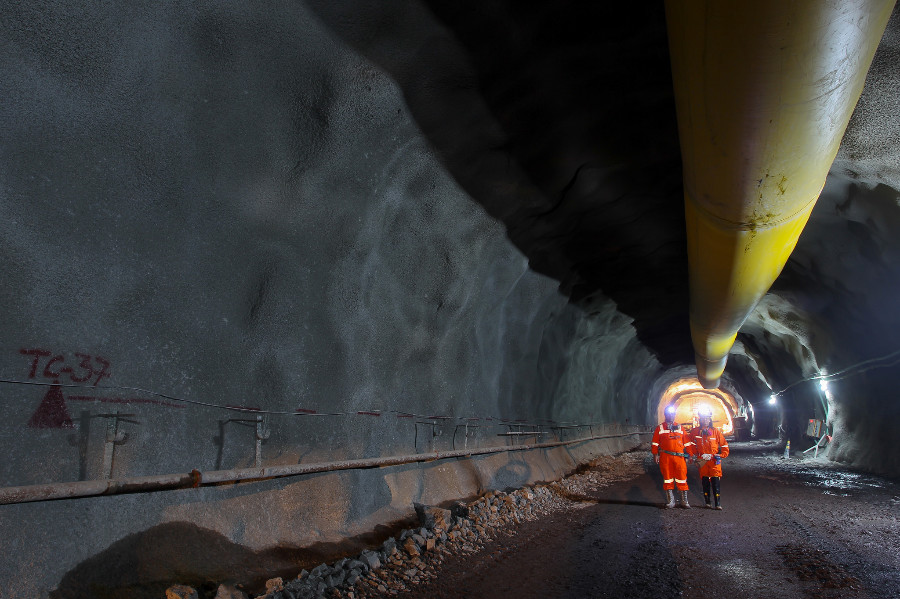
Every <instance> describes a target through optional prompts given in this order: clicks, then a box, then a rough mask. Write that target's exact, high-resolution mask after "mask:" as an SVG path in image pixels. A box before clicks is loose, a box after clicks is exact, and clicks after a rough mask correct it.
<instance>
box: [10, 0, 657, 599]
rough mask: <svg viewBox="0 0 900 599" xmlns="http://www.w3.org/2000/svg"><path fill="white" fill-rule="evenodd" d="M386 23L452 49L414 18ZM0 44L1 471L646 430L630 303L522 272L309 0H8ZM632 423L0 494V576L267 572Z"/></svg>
mask: <svg viewBox="0 0 900 599" xmlns="http://www.w3.org/2000/svg"><path fill="white" fill-rule="evenodd" d="M385 10H387V9H385ZM382 17H384V15H380V14H379V13H377V11H376V12H374V13H367V14H365V15H363V16H361V17H360V18H363V19H375V20H376V21H377V20H378V19H379V18H382ZM388 23H389V21H386V22H385V27H388V29H386V30H385V31H386V33H385V35H388V36H390V35H394V33H392V31H391V30H390V29H389V27H392V26H393V25H392V24H391V25H388ZM391 23H392V22H391ZM371 24H372V23H368V25H370V26H371ZM345 25H347V26H348V27H349V26H351V25H352V23H351V24H348V23H346V22H345ZM397 27H398V28H399V30H398V31H397V32H395V33H396V35H397V36H398V37H399V36H406V38H405V39H406V40H407V43H410V44H413V45H415V46H416V47H418V48H419V49H420V50H421V51H425V50H426V49H434V48H435V47H439V46H440V47H444V48H445V49H446V50H447V52H446V53H445V54H443V55H441V56H432V57H431V58H430V60H433V61H435V62H434V63H433V64H432V65H431V66H433V67H434V68H439V67H440V66H441V65H444V66H445V67H446V66H447V65H448V64H449V65H451V66H452V67H453V68H456V69H459V70H460V71H461V72H464V71H465V69H466V65H465V60H464V58H463V55H462V54H460V55H456V54H455V53H454V52H453V51H452V49H453V41H452V39H451V38H449V37H448V36H447V35H446V32H445V31H443V29H442V28H441V27H440V25H439V24H437V23H436V22H435V21H434V20H433V19H431V18H430V17H429V16H428V14H427V13H426V12H425V11H421V12H420V11H418V10H416V9H415V7H414V6H413V7H411V8H410V10H409V11H408V14H407V15H406V20H405V21H403V22H402V23H398V24H397ZM351 28H352V27H351ZM411 32H415V35H413V34H412V33H411ZM0 40H2V41H0V51H2V52H3V54H4V56H5V60H3V61H2V62H0V80H2V81H3V82H4V99H3V102H2V103H0V130H2V131H3V134H2V136H0V206H2V215H3V218H2V219H0V265H2V273H3V277H2V285H0V313H2V315H3V318H2V321H0V380H2V381H3V382H2V383H0V391H2V393H0V405H2V408H3V412H4V418H3V419H2V423H0V439H2V443H3V451H4V459H3V460H2V463H0V486H3V487H11V486H22V485H35V484H43V483H55V482H69V481H79V480H98V479H105V478H108V477H112V478H119V477H133V476H145V475H146V476H149V475H158V474H170V473H187V472H190V471H191V470H194V469H196V470H199V471H201V472H202V471H209V470H223V469H230V468H241V467H248V466H253V465H254V464H255V463H256V462H257V460H259V462H260V463H261V464H262V465H278V464H297V463H311V462H326V461H333V460H340V459H354V458H366V457H378V456H391V455H404V454H409V453H417V452H428V451H442V450H449V449H453V448H457V449H458V448H459V447H460V446H461V445H462V446H465V445H466V444H468V446H469V447H472V446H478V447H486V446H487V447H489V446H494V445H497V444H498V443H501V444H502V443H509V444H514V443H516V442H517V441H516V439H517V438H516V437H500V436H498V435H500V434H501V433H504V432H510V431H516V430H522V429H521V428H518V429H517V428H516V426H519V427H523V426H524V427H526V428H532V427H533V425H534V424H536V423H537V424H542V425H543V427H544V428H543V429H542V430H543V431H544V434H546V435H548V436H546V437H542V438H541V439H540V440H542V441H545V440H550V438H551V437H550V435H557V436H560V435H563V436H564V435H573V434H576V433H574V432H572V429H560V431H557V432H556V433H554V432H553V431H552V430H551V429H552V425H554V424H555V425H561V424H567V425H587V424H590V423H593V424H595V425H596V424H600V425H618V424H624V423H626V422H629V423H631V424H648V423H649V422H647V419H648V417H649V415H650V414H651V408H650V404H651V403H652V399H651V398H650V397H649V396H648V395H647V393H646V391H647V385H648V383H647V380H648V379H649V378H651V377H652V376H655V374H656V373H657V372H658V371H659V364H658V363H657V362H656V361H655V359H654V358H653V357H652V356H651V355H650V354H649V353H648V352H647V351H646V350H645V349H644V348H643V346H642V345H641V344H640V343H639V342H638V341H637V340H636V338H635V334H634V330H633V328H632V327H631V324H630V321H629V319H627V318H625V317H623V316H622V315H621V314H618V313H617V311H616V308H615V305H614V304H613V303H612V302H611V301H608V300H606V299H604V298H602V297H599V296H598V297H597V298H595V300H594V304H593V307H592V308H591V309H588V310H586V309H582V308H577V307H575V306H573V305H572V304H570V303H568V301H567V298H566V297H564V296H563V295H561V294H560V293H559V291H558V281H555V280H553V279H550V278H548V277H545V276H542V275H540V274H537V273H535V272H533V271H532V270H530V269H529V267H528V263H527V260H526V259H525V258H524V256H523V255H522V254H521V253H520V252H519V250H518V249H517V248H516V247H515V246H514V245H513V244H512V243H511V242H510V241H509V240H508V238H507V231H506V230H505V229H504V227H503V226H502V225H501V224H499V223H498V222H497V221H496V220H494V219H493V218H492V217H491V216H489V215H488V214H487V213H486V211H485V210H484V208H483V207H482V206H481V205H480V204H479V203H478V202H476V201H474V200H473V198H471V197H470V196H469V195H467V193H466V192H465V191H464V190H463V189H462V188H461V187H460V186H459V185H458V184H457V182H456V181H455V180H454V178H453V177H452V176H451V175H450V174H449V173H448V171H447V170H446V169H445V168H444V165H443V164H442V162H441V159H440V156H439V155H438V154H437V153H436V152H435V151H434V148H433V147H432V146H431V144H430V140H429V139H428V138H427V137H426V136H425V135H423V134H422V132H421V130H420V128H419V126H418V122H417V121H416V120H415V119H414V118H413V117H412V116H411V114H410V112H409V110H408V109H407V104H406V99H405V97H404V94H403V93H402V92H401V90H400V88H399V87H398V86H397V84H396V82H395V81H394V80H393V79H392V77H391V76H390V75H389V74H387V73H385V72H383V71H382V70H381V69H380V68H379V67H378V65H376V64H373V63H371V62H369V61H368V60H367V59H365V58H364V57H363V56H362V55H360V54H358V52H357V50H356V49H355V48H352V47H349V46H347V45H346V44H345V43H344V42H342V40H341V39H340V38H338V37H336V36H335V35H333V34H332V32H331V31H330V29H329V28H328V27H327V26H325V25H324V24H323V23H322V22H321V21H320V20H319V18H318V17H317V16H316V14H314V13H313V12H311V11H310V10H309V9H308V6H307V5H305V4H304V3H290V4H285V3H279V4H277V5H268V4H266V5H262V4H259V5H248V4H246V3H242V2H217V3H213V4H208V5H205V4H204V5H201V4H186V5H179V6H178V7H177V9H174V8H173V7H172V6H171V5H168V4H165V3H160V4H152V3H151V4H147V5H144V6H138V5H133V4H128V5H122V6H117V7H116V8H115V10H110V9H109V6H108V5H107V4H106V3H102V2H82V3H77V6H76V5H73V4H71V3H66V2H45V3H40V4H35V3H13V4H11V5H10V6H6V7H4V9H3V18H2V19H0ZM410 40H411V41H410ZM442 44H443V45H442ZM415 56H417V54H416V53H415V52H412V53H411V54H410V60H412V59H413V57H415ZM429 56H430V55H429ZM420 58H421V57H420ZM464 83H465V81H463V84H464ZM463 87H465V86H464V85H463ZM453 92H454V90H453V89H449V90H442V92H441V93H444V95H445V96H446V95H448V94H452V93H453ZM431 116H432V117H434V116H435V115H431ZM485 118H487V117H486V116H485V115H484V114H481V115H479V119H481V120H480V121H477V122H476V121H473V128H477V130H479V131H482V130H486V128H489V127H490V122H486V121H484V119H485ZM484 143H485V144H489V143H493V142H492V141H491V140H489V139H485V140H484ZM513 183H514V184H511V185H510V187H509V191H508V193H514V192H515V189H516V185H519V184H522V182H521V181H516V182H513ZM530 193H535V192H534V190H531V191H530ZM601 339H605V340H606V341H605V342H601V341H600V340H601ZM623 373H628V374H623ZM470 419H471V420H470ZM461 425H462V428H460V426H461ZM467 425H468V426H467ZM580 430H581V432H579V433H577V434H583V431H584V429H583V428H582V429H580ZM467 432H470V433H471V436H469V437H467V436H466V433H467ZM567 438H572V437H567ZM638 442H639V439H634V438H626V440H622V441H597V442H593V443H590V444H585V445H583V446H582V445H576V446H567V447H566V448H558V449H542V450H534V451H531V452H527V453H526V452H514V453H501V454H496V455H490V456H481V457H476V458H471V459H462V460H455V461H438V462H433V463H427V464H418V465H409V466H397V467H392V468H389V469H378V470H359V471H346V472H341V473H332V474H319V475H311V476H305V477H300V478H296V479H277V480H268V481H258V482H252V483H241V484H238V485H228V484H226V485H222V486H217V487H204V488H199V489H184V490H174V491H159V492H152V493H137V494H129V495H118V496H109V497H95V498H83V499H70V500H62V501H53V502H42V503H27V504H18V505H3V506H0V553H2V554H3V555H4V556H5V558H4V559H3V560H2V563H0V589H2V591H0V597H4V598H20V597H22V598H24V597H29V598H31V597H36V596H46V594H47V593H48V592H49V591H50V589H52V588H53V587H54V586H59V588H60V589H64V588H69V589H77V588H79V587H78V585H79V584H82V583H84V584H87V583H89V582H90V580H91V576H94V575H97V576H100V575H103V576H117V575H118V573H123V574H122V576H126V574H124V573H127V572H132V573H134V574H133V575H134V576H138V577H144V579H154V580H156V579H164V578H165V577H166V576H168V575H170V574H173V573H174V574H177V573H178V572H183V571H204V572H211V571H212V570H215V571H216V572H219V571H225V570H228V568H230V567H232V566H234V565H235V564H238V563H242V564H244V565H245V566H246V563H248V562H250V563H258V564H260V566H259V567H260V568H261V569H262V568H264V567H283V566H284V564H285V563H288V562H290V561H291V559H293V558H294V557H295V555H294V553H292V552H296V551H299V550H300V548H303V547H306V546H308V545H310V544H315V543H335V542H338V541H340V540H341V539H346V538H354V537H357V536H359V535H363V534H365V533H366V531H371V530H372V528H373V527H375V526H376V525H380V524H384V523H386V522H390V521H393V520H396V519H402V518H405V517H408V516H409V515H410V510H411V509H412V503H413V502H422V503H441V502H445V501H449V500H452V499H455V498H462V497H467V496H471V495H473V494H477V493H479V492H481V491H483V490H486V489H490V488H503V487H508V486H518V485H523V484H528V483H530V482H535V481H539V480H550V479H554V478H558V477H559V476H561V475H562V474H564V473H565V472H567V471H569V470H571V469H572V468H573V467H575V465H576V464H577V463H580V462H583V461H586V460H589V459H590V458H591V457H592V456H594V455H597V454H598V453H603V452H614V451H619V450H624V449H626V448H629V447H633V446H634V445H636V444H637V443H638ZM154 535H156V536H154ZM192 556H193V557H192ZM250 558H252V559H250ZM264 558H265V559H264ZM179 560H181V561H180V562H179ZM192 560H199V561H202V562H203V563H196V562H195V561H192ZM291 563H296V560H294V561H293V562H291ZM94 566H98V567H97V568H93V567H94ZM92 568H93V569H94V570H96V572H97V573H96V574H91V573H90V572H91V571H92ZM178 568H182V569H183V570H179V569H178ZM216 568H218V570H216ZM235 569H236V568H235ZM212 574H214V572H213V573H212ZM226 574H227V572H226ZM130 575H131V574H128V576H130ZM260 575H263V573H260ZM154 577H156V578H154ZM85 581H87V582H85ZM128 582H129V580H126V579H123V580H122V583H123V584H126V583H128ZM73 592H74V591H73Z"/></svg>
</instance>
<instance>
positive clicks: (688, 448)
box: [650, 422, 695, 491]
mask: <svg viewBox="0 0 900 599" xmlns="http://www.w3.org/2000/svg"><path fill="white" fill-rule="evenodd" d="M650 451H651V452H652V453H653V455H656V454H659V470H660V472H661V473H662V477H663V489H666V490H668V489H673V488H675V487H677V488H678V490H679V491H687V490H688V484H687V462H686V461H685V458H684V457H682V456H674V455H671V454H670V453H666V452H672V453H681V454H687V455H694V453H695V451H694V442H693V441H692V440H691V438H690V435H688V434H686V433H685V432H684V431H683V430H682V429H681V427H680V426H678V425H677V424H673V425H672V427H671V428H669V425H668V423H666V422H663V423H662V424H660V425H659V426H657V427H656V429H655V430H654V431H653V440H652V441H651V445H650Z"/></svg>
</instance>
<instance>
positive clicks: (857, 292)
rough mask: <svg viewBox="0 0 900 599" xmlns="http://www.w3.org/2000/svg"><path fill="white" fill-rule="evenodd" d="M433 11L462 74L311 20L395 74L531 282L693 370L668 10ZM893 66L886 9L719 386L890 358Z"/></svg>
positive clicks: (431, 58)
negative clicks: (842, 123)
mask: <svg viewBox="0 0 900 599" xmlns="http://www.w3.org/2000/svg"><path fill="white" fill-rule="evenodd" d="M427 4H428V8H429V9H430V10H431V11H433V13H434V15H435V16H436V17H437V18H438V19H439V20H440V21H441V22H442V23H443V25H444V26H445V27H447V28H448V29H449V30H451V31H452V34H453V35H454V36H455V38H456V39H457V40H458V41H459V43H460V46H461V48H462V50H463V51H464V52H465V53H466V54H467V60H468V62H469V63H470V64H471V67H472V71H471V72H467V73H459V72H454V71H453V69H446V70H441V69H434V68H426V67H425V66H421V67H417V66H415V65H416V64H421V65H426V64H427V65H434V64H442V63H444V62H446V63H448V64H449V63H450V61H449V59H447V60H444V57H443V56H442V55H447V56H449V55H450V54H452V53H453V52H457V51H459V48H445V47H441V46H440V45H439V44H436V45H434V46H432V47H429V48H428V50H425V51H424V52H426V53H430V55H428V56H417V57H416V58H417V60H412V61H410V60H409V57H408V56H406V55H404V53H403V48H395V47H385V46H382V45H379V44H377V43H374V42H372V38H373V33H372V31H369V30H367V28H366V27H364V26H362V25H361V23H366V22H368V21H367V19H366V18H365V16H360V15H358V14H357V15H351V14H349V13H347V12H346V10H344V9H341V8H339V6H338V5H336V4H330V3H326V2H322V3H316V6H317V9H316V10H317V12H318V13H319V15H320V16H321V18H322V19H323V20H324V21H325V22H326V23H328V24H329V26H330V27H332V28H333V29H334V30H335V31H337V32H338V33H339V34H340V35H341V36H342V37H344V38H345V40H346V41H349V42H350V43H351V44H353V45H354V46H355V47H356V48H358V49H359V50H361V51H362V52H363V53H364V54H366V56H367V57H368V58H370V59H371V60H374V61H375V62H377V63H378V64H379V65H380V66H382V67H383V68H385V69H386V70H387V71H389V72H390V73H392V74H393V76H394V77H395V78H396V80H397V81H398V82H399V83H400V85H401V86H402V87H403V92H404V94H405V97H406V100H407V102H408V103H409V106H410V109H411V110H412V112H413V114H414V116H415V118H416V120H417V122H418V123H419V125H420V126H421V127H422V129H423V131H424V133H425V134H426V135H427V136H428V138H429V140H430V141H431V142H432V143H433V145H434V148H435V150H436V151H437V152H438V154H439V155H440V157H441V159H442V160H443V162H444V163H445V164H446V165H447V167H448V168H449V169H450V171H451V172H452V173H453V175H454V176H455V178H456V180H457V181H458V182H459V183H460V184H461V185H462V186H463V187H464V188H465V189H466V190H467V191H468V192H469V194H470V195H471V196H472V197H473V198H474V199H475V200H477V201H478V202H479V203H481V204H482V206H483V207H484V208H485V209H486V210H487V211H488V212H489V213H490V214H492V215H493V216H495V217H496V218H498V219H500V220H501V221H502V222H503V223H504V224H505V226H506V230H507V232H508V235H509V237H510V239H511V240H512V241H513V242H514V243H515V244H516V245H517V247H518V248H519V249H520V250H521V251H522V252H523V253H524V254H525V255H526V256H527V257H528V260H529V263H530V266H531V267H532V268H533V269H534V270H537V271H539V272H541V273H543V274H546V275H548V276H550V277H553V278H554V279H556V280H558V281H559V284H560V289H561V291H562V292H563V293H565V294H567V295H568V296H569V297H570V298H571V300H572V301H573V302H576V303H578V302H586V301H589V300H590V298H591V297H592V296H593V295H594V294H597V293H601V294H603V295H605V296H607V297H610V298H612V299H613V300H614V301H615V302H616V304H617V305H618V307H619V310H621V311H622V312H624V313H625V314H627V315H628V316H629V317H630V318H632V319H633V321H634V326H635V328H636V330H637V331H638V336H639V338H640V339H641V341H642V342H643V343H644V344H645V345H646V346H647V347H648V348H649V349H650V350H651V351H652V352H653V353H654V354H655V355H656V356H657V358H658V359H659V360H660V362H661V363H662V364H663V365H665V366H672V365H677V364H690V363H692V362H693V350H692V348H691V343H690V333H689V330H688V297H687V293H688V287H687V264H686V263H687V257H686V248H685V244H686V242H685V221H684V214H683V199H682V185H681V162H680V156H679V145H678V134H677V125H676V116H675V106H674V100H673V94H672V80H671V71H670V65H669V56H668V47H667V35H666V23H665V14H664V11H663V8H662V5H661V4H654V3H649V4H648V3H613V4H611V3H593V4H589V5H584V4H582V3H579V4H577V5H576V4H575V3H566V5H565V6H560V5H558V4H553V5H544V4H535V5H527V6H526V5H522V4H521V3H512V2H509V3H491V4H490V5H487V6H485V5H484V4H483V3H473V2H457V3H442V2H428V3H427ZM354 10H358V9H357V8H354ZM398 18H400V17H399V16H398ZM420 52H421V50H420ZM898 53H900V11H898V10H897V9H896V8H895V10H894V13H893V15H892V18H891V21H890V23H889V25H888V28H887V32H886V34H885V36H884V38H883V40H882V43H881V45H880V47H879V50H878V52H877V54H876V56H875V59H874V62H873V64H872V67H871V69H870V72H869V76H868V79H867V83H866V87H865V89H864V91H863V95H862V98H861V99H860V101H859V104H858V106H857V108H856V110H855V112H854V114H853V117H852V119H851V122H850V125H849V128H848V131H847V133H846V135H845V138H844V141H843V144H842V146H841V149H840V152H839V154H838V157H837V160H836V161H835V163H834V166H833V168H832V170H831V173H830V175H829V179H828V182H827V183H826V188H825V192H824V193H823V195H822V198H821V199H820V201H819V203H818V204H817V206H816V208H815V210H814V211H813V215H812V218H811V221H810V223H809V225H808V226H807V228H806V230H805V231H804V233H803V234H802V236H801V238H800V242H799V244H798V247H797V249H796V251H795V253H794V256H793V257H792V259H791V260H790V261H789V263H788V264H787V266H786V267H785V269H784V271H783V273H782V275H781V277H780V278H779V279H778V280H777V281H776V284H775V285H774V287H773V289H772V292H771V293H770V295H769V296H768V297H767V299H766V300H765V301H764V302H762V303H761V304H760V307H758V308H757V310H756V311H755V312H754V313H753V314H751V316H750V317H749V319H748V321H747V323H746V324H745V327H744V328H743V329H742V331H741V334H740V335H739V337H738V341H739V343H738V344H737V346H736V349H735V350H734V351H733V354H732V355H733V356H734V357H735V359H732V360H730V362H729V366H728V369H727V370H726V377H727V378H728V379H729V380H731V381H734V382H735V383H736V384H738V385H741V386H743V387H744V388H745V389H747V388H749V389H760V390H762V389H764V383H763V379H765V380H766V381H768V382H769V383H770V384H771V385H773V386H777V385H782V386H785V385H787V384H790V383H791V382H793V381H795V380H797V379H798V378H800V377H803V376H810V375H813V374H816V373H817V372H819V371H820V370H823V369H827V368H828V367H829V363H831V367H832V370H833V369H834V368H835V367H840V366H841V365H846V364H849V363H852V362H853V361H854V360H861V359H868V358H871V357H873V356H877V355H879V352H881V353H886V352H889V351H891V349H892V348H891V343H892V340H891V338H890V337H891V336H890V335H884V331H886V330H896V325H897V320H896V317H895V316H894V311H893V310H891V309H890V308H888V304H890V303H891V302H892V301H893V300H894V298H895V297H896V295H897V294H896V291H897V284H896V281H898V278H897V276H896V275H897V269H898V263H897V260H896V258H897V246H896V244H895V242H894V241H893V239H892V237H894V235H893V234H892V233H891V231H896V230H897V228H896V226H895V223H896V221H897V220H898V210H897V208H898V206H897V204H898V192H897V190H898V189H900V149H898V147H897V143H896V140H897V139H900V130H898V129H900V118H898V116H897V115H900V69H898V68H897V65H898V62H900V55H898ZM418 59H421V60H418ZM472 72H474V76H472V74H471V73H472ZM873 290H874V291H873ZM867 331H868V332H871V335H869V334H867Z"/></svg>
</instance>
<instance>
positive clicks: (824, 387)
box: [819, 380, 828, 391]
mask: <svg viewBox="0 0 900 599" xmlns="http://www.w3.org/2000/svg"><path fill="white" fill-rule="evenodd" d="M819 386H820V387H822V391H828V381H826V380H821V381H819Z"/></svg>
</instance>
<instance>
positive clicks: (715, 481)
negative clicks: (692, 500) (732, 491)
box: [710, 476, 722, 510]
mask: <svg viewBox="0 0 900 599" xmlns="http://www.w3.org/2000/svg"><path fill="white" fill-rule="evenodd" d="M710 482H712V491H713V497H714V499H715V504H716V509H717V510H720V509H722V499H721V498H720V497H719V494H720V491H721V490H722V489H721V487H722V479H721V477H718V476H713V477H712V478H711V479H710Z"/></svg>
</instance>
